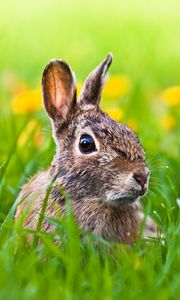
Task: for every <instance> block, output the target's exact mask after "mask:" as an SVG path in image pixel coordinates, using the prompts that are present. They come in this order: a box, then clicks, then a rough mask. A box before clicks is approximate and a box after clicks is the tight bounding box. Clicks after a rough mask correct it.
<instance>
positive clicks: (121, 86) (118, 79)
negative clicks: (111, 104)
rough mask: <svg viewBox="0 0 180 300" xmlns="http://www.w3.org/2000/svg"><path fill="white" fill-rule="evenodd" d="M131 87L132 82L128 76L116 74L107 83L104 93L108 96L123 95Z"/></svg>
mask: <svg viewBox="0 0 180 300" xmlns="http://www.w3.org/2000/svg"><path fill="white" fill-rule="evenodd" d="M130 89H131V83H130V80H129V78H128V77H126V76H120V75H116V76H113V77H111V78H110V79H109V80H108V81H107V83H106V84H105V87H104V90H103V95H104V96H105V97H106V98H108V97H114V98H117V97H122V96H124V95H126V94H127V93H128V92H129V91H130Z"/></svg>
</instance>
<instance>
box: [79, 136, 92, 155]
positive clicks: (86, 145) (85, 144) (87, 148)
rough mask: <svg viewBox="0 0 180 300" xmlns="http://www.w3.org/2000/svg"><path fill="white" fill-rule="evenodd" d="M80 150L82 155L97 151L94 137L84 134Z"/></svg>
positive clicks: (80, 142)
mask: <svg viewBox="0 0 180 300" xmlns="http://www.w3.org/2000/svg"><path fill="white" fill-rule="evenodd" d="M79 150H80V151H81V152H82V153H85V154H86V153H91V152H94V151H96V145H95V142H94V139H93V138H92V136H90V135H88V134H83V135H82V136H81V138H80V141H79Z"/></svg>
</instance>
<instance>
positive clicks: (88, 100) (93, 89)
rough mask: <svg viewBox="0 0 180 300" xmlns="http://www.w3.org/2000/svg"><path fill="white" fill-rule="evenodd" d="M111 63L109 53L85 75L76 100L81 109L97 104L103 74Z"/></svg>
mask: <svg viewBox="0 0 180 300" xmlns="http://www.w3.org/2000/svg"><path fill="white" fill-rule="evenodd" d="M111 63H112V54H111V53H109V54H108V56H107V57H106V58H105V59H104V60H103V61H102V62H101V63H100V64H99V65H98V66H97V67H96V68H95V69H94V70H93V71H92V72H91V73H90V74H89V76H88V77H87V79H86V81H85V83H84V85H83V87H82V91H81V93H80V95H79V101H78V103H79V105H80V107H81V108H82V109H89V108H91V107H93V106H98V105H99V102H100V99H101V92H102V89H103V85H104V81H105V80H104V79H105V75H106V72H107V70H108V68H109V66H110V65H111Z"/></svg>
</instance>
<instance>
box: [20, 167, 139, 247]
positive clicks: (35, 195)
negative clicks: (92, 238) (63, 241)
mask: <svg viewBox="0 0 180 300" xmlns="http://www.w3.org/2000/svg"><path fill="white" fill-rule="evenodd" d="M52 179H53V178H52V177H51V176H50V175H49V171H46V172H40V173H39V174H37V175H36V176H35V177H34V178H32V179H31V181H30V182H29V183H28V184H26V185H25V186H24V188H23V190H22V192H21V194H20V195H19V198H20V199H26V200H25V201H24V202H23V203H22V204H21V205H19V207H18V209H17V212H16V218H17V217H18V216H19V215H20V214H21V212H22V210H23V209H24V208H25V207H26V206H27V207H28V204H29V205H30V206H32V207H29V208H28V209H31V213H30V214H29V216H28V217H27V218H26V221H25V226H28V227H30V228H33V229H35V228H36V226H37V222H38V218H39V213H40V211H41V208H42V204H43V201H44V199H45V197H46V191H47V189H48V186H49V185H50V183H51V181H52ZM72 209H73V212H74V215H75V218H76V221H77V223H78V224H80V227H81V229H84V230H90V231H92V232H94V233H95V234H97V235H100V236H102V237H103V238H105V239H107V240H116V241H118V242H122V243H133V242H134V241H135V240H136V237H137V234H138V232H139V225H140V218H139V206H138V205H137V204H135V203H134V204H131V205H129V206H128V207H127V206H124V205H122V206H119V207H118V206H116V205H115V206H110V205H109V204H107V203H104V202H102V201H101V200H99V201H98V200H93V201H89V202H82V201H78V200H77V201H73V202H72ZM65 210H66V205H65V201H64V199H63V197H59V198H57V197H55V199H53V193H52V195H51V197H50V198H49V200H48V205H47V208H46V215H47V216H49V217H53V218H59V213H58V212H59V211H60V212H61V216H63V215H64V212H65ZM42 229H43V230H46V231H52V230H53V226H52V225H51V224H50V223H49V222H46V221H44V222H43V225H42Z"/></svg>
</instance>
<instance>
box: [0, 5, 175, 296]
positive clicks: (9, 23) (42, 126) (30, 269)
mask: <svg viewBox="0 0 180 300" xmlns="http://www.w3.org/2000/svg"><path fill="white" fill-rule="evenodd" d="M0 7H1V18H0V299H2V300H4V299H8V300H11V299H12V300H16V299H17V300H19V299H28V300H29V299H38V300H41V299H44V300H45V299H53V300H55V299H120V298H121V299H163V300H165V299H168V300H169V299H177V298H178V294H179V290H180V208H179V207H180V200H179V201H178V199H179V198H180V195H179V194H180V185H179V178H180V167H179V165H180V122H179V119H180V109H179V107H180V38H179V36H180V2H179V1H178V0H176V1H175V0H171V1H168V0H167V1H161V0H159V1H155V0H152V1H151V2H149V3H148V2H146V3H145V1H142V0H134V1H133V0H127V1H119V0H112V1H107V0H104V1H95V0H91V1H81V0H78V1H73V0H66V1H58V0H51V1H42V0H38V1H35V0H34V1H33V0H32V1H22V0H14V1H13V2H12V1H10V0H6V1H1V4H0ZM109 51H111V52H112V53H113V56H114V61H113V65H112V66H111V69H110V73H109V77H110V79H109V81H108V83H107V85H106V87H105V90H104V93H103V100H102V107H103V108H104V109H105V110H106V111H107V112H109V114H110V115H111V116H112V117H114V118H115V119H116V120H118V121H122V122H125V123H127V124H129V126H131V127H132V128H133V129H135V131H136V132H137V134H138V136H139V137H140V140H141V142H142V144H143V146H144V148H145V150H146V153H147V162H148V165H149V167H150V169H151V179H150V187H149V193H148V194H147V196H145V197H144V198H143V199H142V202H143V203H144V207H145V211H146V213H147V214H149V215H151V216H152V218H153V219H154V220H155V221H156V222H157V224H158V225H159V231H160V233H162V235H163V237H161V238H160V237H159V238H157V239H154V240H153V239H149V240H148V241H144V240H142V239H139V240H138V241H137V243H136V244H135V245H134V246H133V247H130V246H126V245H117V244H114V243H107V242H105V241H103V240H101V239H99V238H98V237H95V236H92V235H90V234H88V233H82V235H85V239H88V242H87V243H83V240H84V239H80V234H79V229H78V228H77V227H76V225H75V223H74V219H73V216H72V215H70V216H68V217H67V218H65V219H64V220H63V221H62V222H58V221H57V222H56V228H57V232H56V234H59V235H60V236H61V238H62V245H61V247H59V248H58V247H57V246H56V245H55V244H54V243H53V234H49V235H47V234H45V233H42V232H33V235H34V237H35V242H34V243H33V244H32V245H29V244H28V243H27V237H28V235H29V232H28V230H27V229H25V228H23V226H22V220H20V221H19V222H18V223H16V224H14V222H13V213H14V206H13V204H14V202H15V200H16V197H17V195H18V193H19V191H20V186H22V184H23V183H25V182H26V180H27V178H28V177H29V176H31V175H33V174H35V173H36V172H37V171H38V170H41V169H43V168H46V167H48V165H49V164H50V162H51V159H52V157H53V154H54V151H55V146H54V143H53V141H52V137H51V129H50V124H49V120H48V118H47V116H46V114H45V113H44V111H43V109H42V105H41V92H40V85H41V76H42V72H43V69H44V67H45V65H46V64H47V62H48V61H49V60H50V59H51V58H54V57H60V58H63V59H65V60H66V61H68V63H69V64H70V65H71V66H72V68H73V70H74V71H75V72H76V74H77V78H78V82H79V86H80V85H81V84H82V82H83V80H84V79H85V77H86V76H87V74H88V73H89V72H90V71H91V70H92V69H93V68H94V67H95V66H96V65H97V64H98V63H99V62H100V61H101V60H102V59H103V58H104V57H105V56H106V54H107V53H108V52H109ZM37 238H38V239H40V240H41V243H36V241H37ZM96 240H98V244H99V247H95V246H94V245H95V244H96V243H97V242H96V243H95V242H94V241H96Z"/></svg>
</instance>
